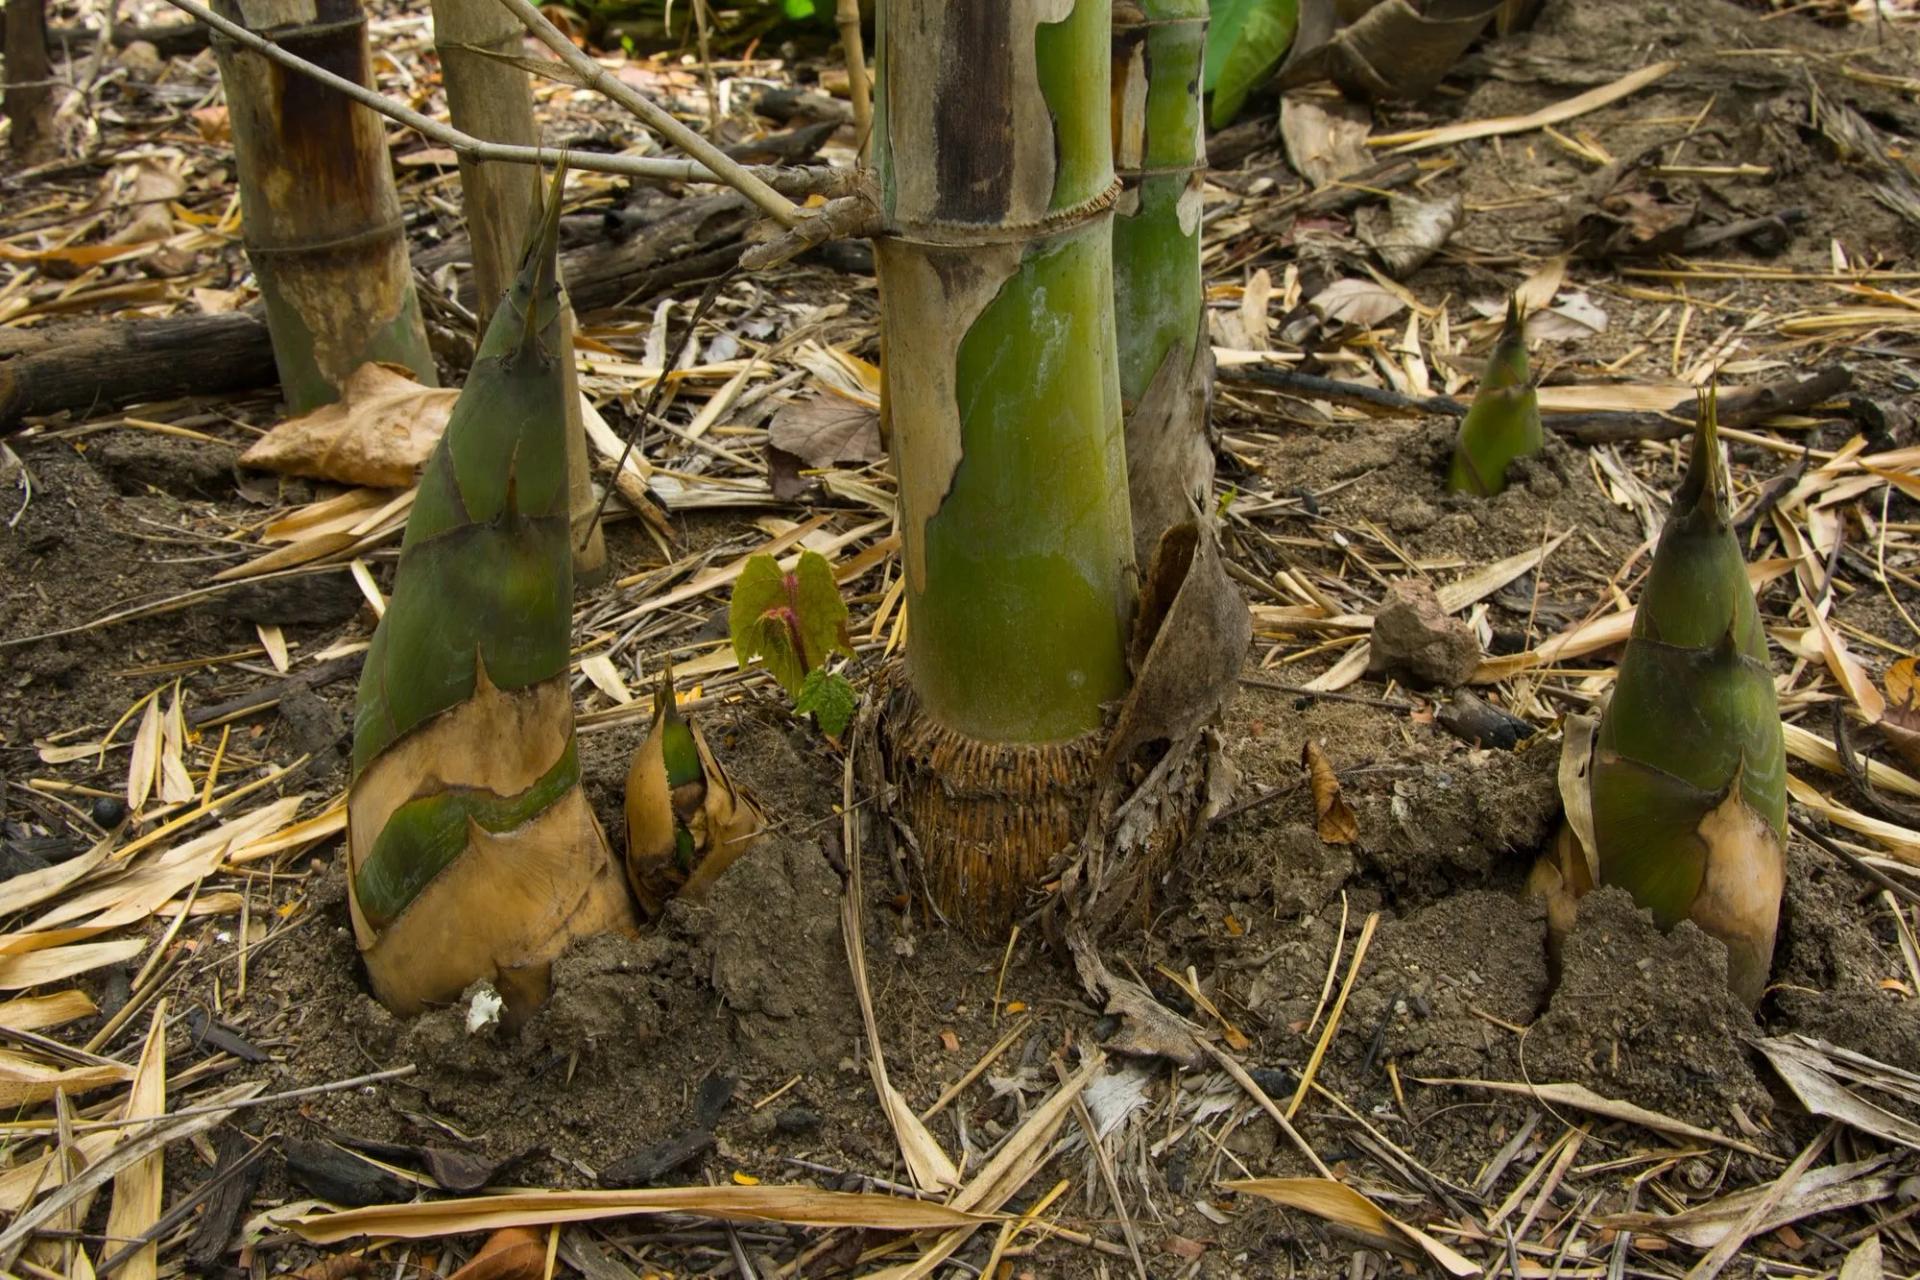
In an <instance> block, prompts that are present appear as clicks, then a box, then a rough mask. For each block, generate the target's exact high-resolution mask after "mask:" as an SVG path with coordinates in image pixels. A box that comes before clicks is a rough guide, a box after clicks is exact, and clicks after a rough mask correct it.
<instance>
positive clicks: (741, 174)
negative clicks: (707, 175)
mask: <svg viewBox="0 0 1920 1280" xmlns="http://www.w3.org/2000/svg"><path fill="white" fill-rule="evenodd" d="M181 2H182V0H172V3H176V4H178V3H181ZM500 3H501V4H504V5H505V6H507V8H509V9H511V10H512V11H513V13H514V16H516V17H518V18H519V19H520V21H521V22H522V23H524V24H526V28H527V30H529V31H531V32H533V34H534V36H535V37H537V38H538V39H539V41H540V43H542V44H544V45H546V46H547V48H549V49H551V50H553V51H554V52H555V53H557V54H559V55H560V60H561V61H562V62H564V63H566V64H567V66H569V67H571V68H572V69H573V70H574V72H575V73H577V74H578V75H579V76H580V78H581V80H582V81H583V82H584V83H586V84H587V85H588V86H589V87H591V88H594V89H597V90H598V91H600V92H601V93H603V94H605V95H606V96H607V97H609V98H612V99H613V100H614V101H615V102H617V103H619V104H620V105H621V106H623V107H625V108H626V109H627V110H629V111H631V112H632V113H633V114H634V115H636V116H638V117H639V119H640V122H641V123H642V124H644V125H646V126H647V128H649V129H651V130H653V131H654V132H655V133H657V134H659V135H660V136H661V137H662V138H665V139H666V140H667V141H668V142H671V143H672V144H673V145H674V146H676V147H678V148H680V150H682V151H684V152H686V153H687V154H688V155H690V156H692V157H693V158H694V159H696V160H698V161H700V163H702V164H704V165H705V166H706V167H707V168H708V169H709V170H710V171H711V172H713V173H715V174H718V175H719V180H720V181H722V182H724V183H726V184H727V185H728V186H730V187H732V188H733V189H734V190H735V191H738V192H739V193H740V194H741V195H743V196H745V197H746V198H747V199H749V200H751V201H753V203H754V204H755V205H756V206H758V208H759V209H760V210H761V212H763V213H765V214H766V215H767V216H768V217H769V218H772V219H773V220H774V221H775V222H777V223H779V224H780V225H781V226H783V227H793V226H797V225H799V223H800V221H801V219H802V218H804V217H805V216H806V215H805V214H803V213H802V212H801V211H800V208H799V206H798V205H796V204H794V203H793V201H791V200H789V199H787V198H786V197H785V196H783V195H781V194H780V193H779V192H778V191H775V190H774V189H773V188H772V187H770V186H768V185H767V184H766V183H765V182H763V181H761V180H760V179H759V178H757V177H755V176H754V175H753V174H752V173H750V172H748V170H747V168H746V166H744V165H742V164H741V163H740V162H739V161H737V160H734V159H733V158H732V157H730V156H728V155H727V154H726V153H725V152H723V151H721V150H720V149H719V148H718V147H716V146H714V145H713V144H712V143H711V142H708V141H707V140H706V139H705V138H703V137H701V136H700V135H699V134H697V133H695V132H694V131H693V130H691V129H689V128H687V126H685V125H684V124H681V123H680V122H679V121H678V120H676V119H674V118H673V116H672V115H670V114H669V113H668V112H667V111H666V109H665V108H663V107H661V106H659V105H658V104H656V103H655V102H653V101H652V100H651V99H649V98H647V97H646V96H645V95H643V94H642V93H641V92H640V91H639V90H637V89H635V88H634V87H633V86H632V85H630V84H628V83H626V82H625V81H624V80H621V79H620V78H619V77H617V76H614V75H610V74H609V73H608V71H607V69H606V68H605V67H603V66H601V65H600V64H599V63H598V62H596V61H594V60H593V59H592V58H590V57H588V56H587V55H586V54H584V53H582V52H581V51H580V50H579V49H577V48H576V47H574V43H573V41H571V40H569V39H567V37H566V35H565V33H564V32H562V31H561V30H560V28H558V27H556V26H554V25H553V24H552V23H551V22H549V21H547V17H546V15H545V14H543V13H541V12H540V10H539V9H537V8H535V7H534V6H533V5H531V4H529V3H528V0H500Z"/></svg>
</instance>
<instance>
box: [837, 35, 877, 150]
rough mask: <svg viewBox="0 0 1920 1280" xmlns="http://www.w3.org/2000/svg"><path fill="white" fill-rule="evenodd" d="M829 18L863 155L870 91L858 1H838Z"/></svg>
mask: <svg viewBox="0 0 1920 1280" xmlns="http://www.w3.org/2000/svg"><path fill="white" fill-rule="evenodd" d="M833 17H834V22H835V23H836V24H837V25H838V26H839V28H840V49H841V52H842V53H844V54H845V55H846V59H847V96H848V97H850V98H852V99H853V136H854V138H855V140H856V142H857V143H858V144H859V148H860V155H861V157H862V158H864V157H865V156H866V154H867V143H868V139H869V137H870V136H871V135H872V133H873V93H872V88H871V86H870V85H869V84H868V82H867V50H866V43H865V41H864V39H863V37H862V36H861V34H860V0H838V7H837V8H835V10H834V15H833Z"/></svg>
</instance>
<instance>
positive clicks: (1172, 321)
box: [1111, 0, 1213, 568]
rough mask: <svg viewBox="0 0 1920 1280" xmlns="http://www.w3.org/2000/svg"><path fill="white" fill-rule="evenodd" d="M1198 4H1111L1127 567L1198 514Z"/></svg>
mask: <svg viewBox="0 0 1920 1280" xmlns="http://www.w3.org/2000/svg"><path fill="white" fill-rule="evenodd" d="M1207 14H1208V4H1207V0H1116V3H1115V4H1114V6H1113V81H1112V90H1111V92H1112V107H1111V117H1112V121H1113V148H1114V168H1115V170H1116V172H1117V173H1118V174H1119V177H1120V183H1121V187H1120V198H1119V203H1118V206H1117V208H1116V210H1115V215H1114V222H1113V277H1114V281H1113V283H1114V323H1115V327H1116V330H1117V334H1118V341H1119V365H1120V396H1121V401H1122V404H1123V406H1124V409H1125V412H1126V415H1127V476H1128V482H1129V488H1130V499H1131V500H1130V506H1131V508H1132V515H1133V533H1134V546H1135V551H1136V558H1137V560H1138V561H1139V563H1140V565H1141V566H1142V567H1143V568H1144V567H1145V566H1146V564H1147V563H1148V562H1149V561H1150V559H1151V558H1152V552H1153V548H1154V547H1155V546H1156V545H1157V544H1158V542H1159V540H1160V535H1161V534H1162V533H1164V532H1165V531H1166V529H1167V528H1168V527H1169V526H1171V525H1175V524H1179V523H1182V522H1184V521H1185V520H1187V519H1189V518H1190V516H1191V515H1192V512H1193V509H1194V508H1196V507H1203V506H1204V504H1205V502H1206V496H1207V492H1208V490H1209V488H1210V487H1211V485H1212V481H1213V451H1212V448H1211V446H1210V444H1209V443H1208V440H1207V412H1208V402H1209V397H1210V392H1211V386H1212V380H1213V350H1212V347H1211V345H1210V344H1209V343H1208V341H1207V332H1206V306H1205V296H1204V290H1203V285H1202V281H1201V272H1200V215H1201V196H1202V188H1203V186H1204V184H1205V176H1206V164H1207V157H1206V135H1205V131H1204V129H1203V127H1202V113H1201V76H1202V63H1203V61H1204V55H1205V51H1206V43H1207Z"/></svg>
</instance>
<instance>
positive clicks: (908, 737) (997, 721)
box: [874, 0, 1135, 925]
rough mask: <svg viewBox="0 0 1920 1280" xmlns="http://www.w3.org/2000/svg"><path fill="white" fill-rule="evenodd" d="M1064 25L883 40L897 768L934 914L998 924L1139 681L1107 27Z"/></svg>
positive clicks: (1048, 852) (879, 87)
mask: <svg viewBox="0 0 1920 1280" xmlns="http://www.w3.org/2000/svg"><path fill="white" fill-rule="evenodd" d="M1060 9H1061V6H1059V5H1057V4H1051V3H1041V2H1040V0H1008V2H1006V3H998V4H953V3H950V0H894V2H893V3H890V4H887V5H885V6H882V8H881V11H880V15H879V24H878V38H877V42H876V51H877V61H878V73H877V77H876V86H875V89H876V92H875V115H874V168H875V172H876V176H877V178H878V180H879V185H880V191H881V202H882V207H883V210H884V213H885V216H886V221H887V231H886V234H884V235H882V236H881V237H880V238H878V239H877V240H876V242H875V257H876V262H877V265H878V268H879V277H880V295H881V313H882V314H881V338H882V363H883V370H884V376H885V395H884V400H885V409H884V411H885V413H886V415H887V418H888V422H889V425H890V428H891V438H892V442H893V450H894V457H895V467H896V473H897V474H898V476H899V478H900V489H901V512H900V520H901V541H902V551H903V559H904V564H905V576H906V590H905V594H906V603H907V610H906V621H907V642H906V662H905V679H904V681H902V682H900V688H899V690H898V695H899V699H900V700H901V702H902V704H903V705H902V707H901V708H900V709H899V710H898V711H897V713H894V714H890V716H889V723H890V725H891V728H890V729H889V730H888V734H889V742H890V747H889V750H890V752H891V754H892V756H893V758H894V768H895V771H896V773H897V775H898V776H900V777H901V779H902V782H901V787H902V794H903V804H904V806H905V808H906V810H907V812H908V814H909V821H911V822H912V823H913V825H914V827H915V829H916V830H917V831H919V832H920V834H921V841H922V849H923V854H924V856H925V858H926V861H927V866H928V870H929V876H928V879H929V883H930V885H931V886H932V892H933V896H934V898H935V900H936V901H937V902H939V903H940V904H941V906H942V907H943V909H948V910H950V911H957V912H958V913H959V915H960V917H961V918H965V919H974V920H978V921H980V922H981V923H983V924H988V925H992V924H993V922H994V921H996V920H997V919H1001V918H1004V917H1005V916H1006V915H1007V914H1008V913H1010V912H1011V911H1012V910H1013V909H1014V907H1016V906H1017V905H1018V903H1019V902H1020V901H1021V900H1022V897H1023V895H1024V894H1025V892H1026V891H1027V888H1028V886H1029V885H1030V884H1031V883H1032V881H1033V880H1034V879H1035V878H1037V876H1038V874H1039V869H1043V868H1044V866H1045V865H1046V863H1047V862H1048V861H1049V860H1050V859H1051V858H1052V857H1053V856H1054V855H1055V854H1056V853H1057V852H1058V851H1059V849H1060V848H1061V847H1063V846H1064V844H1066V843H1068V842H1070V841H1071V839H1072V838H1073V835H1074V834H1077V823H1078V821H1079V820H1080V819H1081V818H1083V817H1084V812H1085V804H1084V800H1085V795H1084V792H1085V790H1086V787H1087V785H1088V783H1087V779H1088V778H1089V777H1090V771H1091V766H1092V761H1093V760H1094V759H1095V758H1096V756H1097V753H1098V746H1099V744H1098V742H1097V740H1096V739H1097V736H1098V732H1099V730H1100V727H1101V725H1102V722H1103V719H1104V716H1105V710H1106V707H1107V705H1108V704H1110V703H1112V702H1113V701H1115V700H1116V699H1118V698H1119V697H1121V696H1122V695H1123V694H1124V693H1125V692H1126V690H1127V687H1128V683H1129V676H1128V672H1127V666H1126V660H1125V651H1126V639H1127V625H1128V618H1129V614H1130V612H1131V607H1132V596H1133V593H1134V582H1135V576H1134V569H1133V564H1134V549H1133V535H1132V526H1131V518H1130V515H1129V510H1128V502H1127V458H1126V448H1125V441H1124V436H1123V428H1122V420H1121V411H1120V388H1119V377H1118V366H1117V363H1116V350H1115V333H1114V310H1113V309H1114V279H1113V267H1112V262H1113V257H1112V254H1113V221H1112V212H1111V209H1112V203H1113V200H1114V199H1115V197H1116V194H1117V191H1116V184H1115V181H1114V173H1113V162H1112V139H1111V128H1112V125H1111V120H1110V118H1109V99H1108V95H1107V84H1108V71H1109V61H1110V58H1111V38H1112V37H1111V27H1110V8H1109V6H1108V5H1107V4H1105V3H1101V2H1099V0H1078V2H1077V3H1075V4H1073V5H1072V7H1071V9H1070V10H1069V11H1067V12H1065V13H1064V15H1062V14H1061V13H1060ZM1076 815H1078V817H1076ZM1016 827H1017V828H1018V831H1016V830H1015V829H1016ZM1069 833H1071V834H1069ZM930 834H931V836H932V840H931V843H929V836H930Z"/></svg>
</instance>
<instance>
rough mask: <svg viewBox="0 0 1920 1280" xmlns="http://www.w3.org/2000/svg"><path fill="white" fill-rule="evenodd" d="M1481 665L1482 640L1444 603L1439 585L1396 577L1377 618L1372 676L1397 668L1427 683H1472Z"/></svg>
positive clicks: (1404, 676)
mask: <svg viewBox="0 0 1920 1280" xmlns="http://www.w3.org/2000/svg"><path fill="white" fill-rule="evenodd" d="M1479 665H1480V642H1479V641H1478V640H1476V639H1475V638H1474V635H1473V631H1472V630H1471V629H1470V628H1469V627H1468V626H1467V624H1466V623H1464V622H1462V621H1460V620H1459V619H1458V618H1455V617H1452V616H1451V615H1449V614H1448V613H1447V611H1446V610H1445V609H1443V608H1441V607H1440V601H1439V600H1438V599H1437V598H1435V596H1434V594H1433V588H1431V587H1429V586H1428V585H1427V584H1426V583H1424V582H1420V581H1417V580H1409V581H1402V582H1396V583H1394V584H1393V587H1392V589H1391V591H1390V592H1389V595H1388V600H1387V603H1386V605H1385V606H1384V607H1383V608H1382V609H1381V610H1380V611H1379V612H1378V613H1376V614H1375V615H1374V617H1373V657H1372V659H1371V661H1370V662H1369V663H1368V664H1367V671H1368V673H1369V674H1372V675H1383V674H1388V673H1391V674H1393V675H1396V676H1399V677H1400V678H1402V679H1404V680H1407V681H1410V682H1412V683H1414V684H1417V685H1420V686H1422V687H1428V686H1433V685H1442V686H1446V687H1449V688H1451V687H1453V686H1456V685H1460V684H1464V683H1466V680H1467V677H1469V676H1471V675H1472V674H1473V670H1474V668H1475V667H1477V666H1479Z"/></svg>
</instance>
